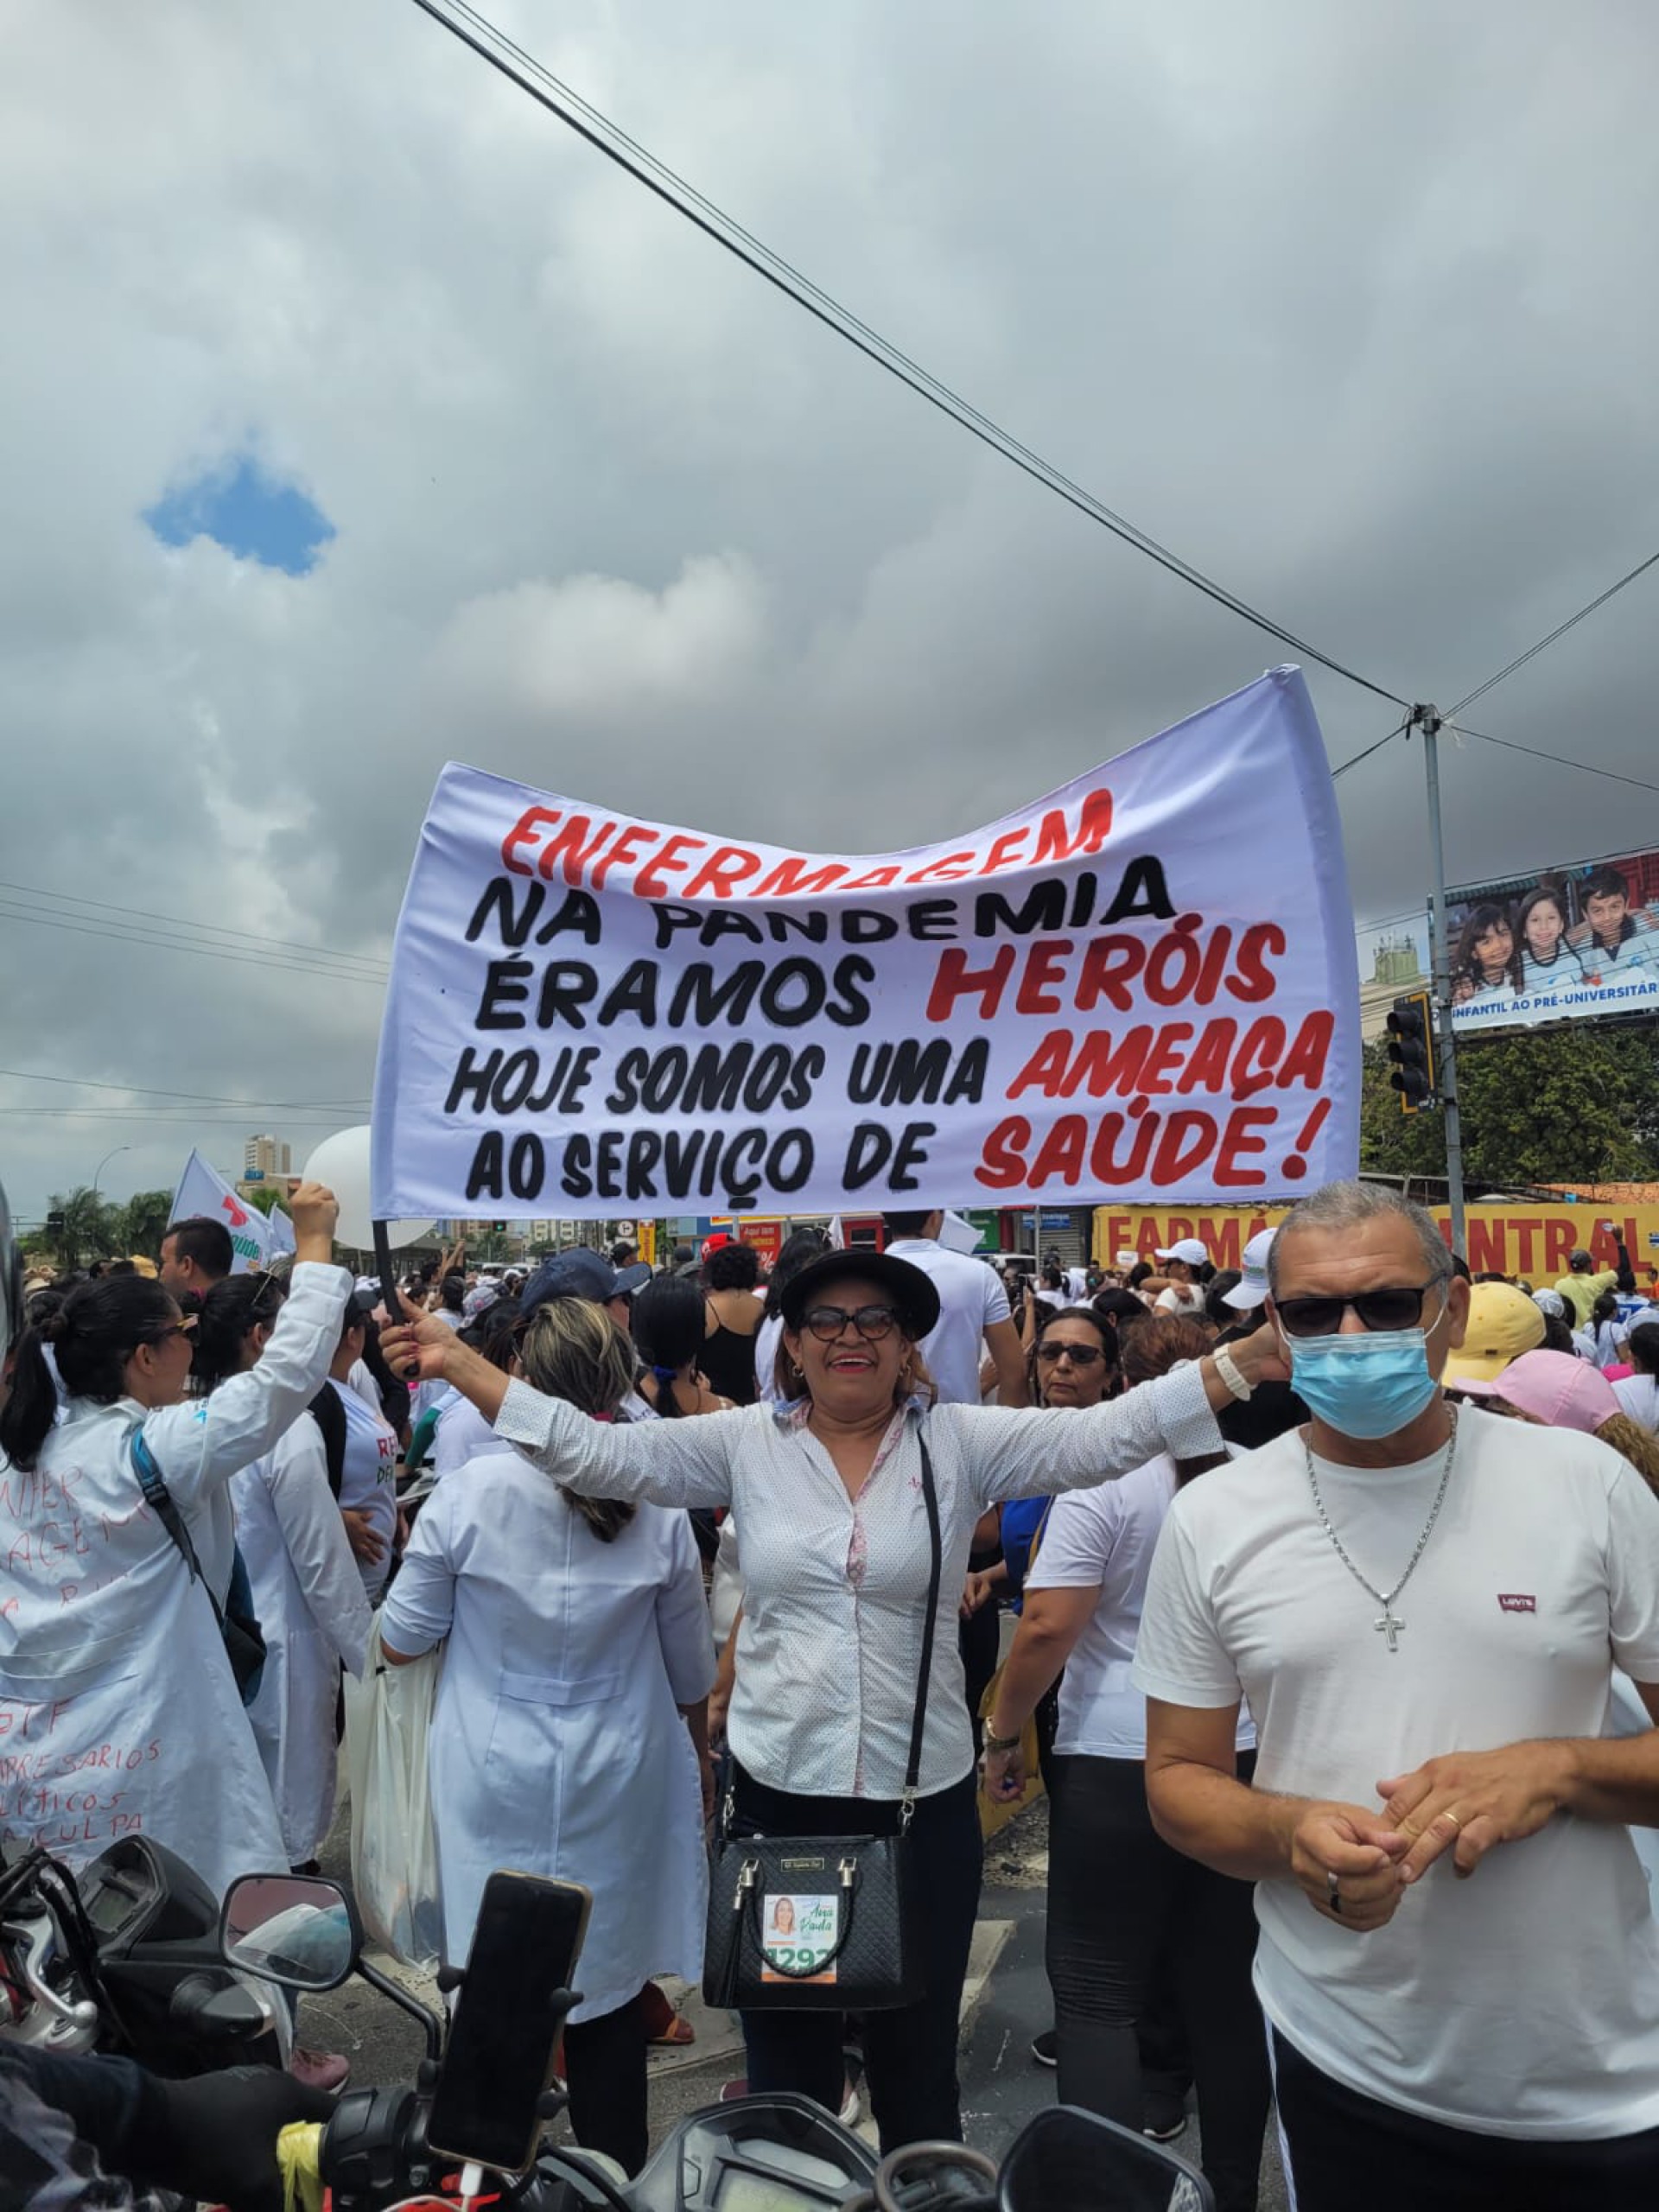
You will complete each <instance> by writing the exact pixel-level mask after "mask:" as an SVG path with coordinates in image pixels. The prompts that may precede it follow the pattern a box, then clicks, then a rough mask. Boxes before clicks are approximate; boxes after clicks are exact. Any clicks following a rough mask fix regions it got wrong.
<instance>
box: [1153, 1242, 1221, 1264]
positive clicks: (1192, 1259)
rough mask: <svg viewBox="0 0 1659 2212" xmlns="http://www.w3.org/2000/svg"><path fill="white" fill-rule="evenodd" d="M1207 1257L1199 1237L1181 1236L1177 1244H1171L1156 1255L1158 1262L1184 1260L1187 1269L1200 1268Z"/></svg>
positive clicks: (1207, 1254)
mask: <svg viewBox="0 0 1659 2212" xmlns="http://www.w3.org/2000/svg"><path fill="white" fill-rule="evenodd" d="M1209 1256H1210V1255H1209V1253H1208V1252H1207V1251H1206V1250H1205V1246H1204V1239H1203V1238H1202V1237H1201V1236H1183V1237H1182V1238H1181V1239H1180V1240H1179V1243H1174V1244H1172V1245H1171V1246H1170V1247H1169V1249H1168V1250H1167V1251H1164V1252H1160V1253H1159V1255H1158V1257H1159V1258H1160V1260H1185V1262H1186V1264H1187V1266H1188V1267H1189V1268H1201V1267H1202V1266H1203V1265H1204V1263H1205V1261H1206V1260H1207V1259H1208V1258H1209Z"/></svg>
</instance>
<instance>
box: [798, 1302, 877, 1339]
mask: <svg viewBox="0 0 1659 2212" xmlns="http://www.w3.org/2000/svg"><path fill="white" fill-rule="evenodd" d="M898 1320H899V1315H898V1313H897V1311H896V1309H895V1308H894V1307H893V1306H860V1307H859V1309H858V1311H857V1312H856V1313H851V1312H849V1310H848V1308H847V1307H846V1306H813V1307H811V1308H810V1311H809V1312H808V1313H806V1314H805V1315H804V1318H803V1320H802V1326H803V1327H804V1328H805V1329H807V1330H809V1331H810V1333H811V1334H812V1335H813V1336H815V1337H816V1338H817V1340H818V1342H819V1343H820V1344H834V1342H835V1340H836V1338H837V1337H838V1336H840V1335H841V1334H842V1332H843V1331H844V1330H845V1329H846V1328H847V1327H848V1326H849V1325H850V1326H852V1327H853V1328H855V1329H856V1330H857V1331H858V1333H859V1335H860V1336H861V1337H862V1338H864V1340H865V1342H866V1343H867V1344H880V1341H881V1339H882V1338H883V1337H887V1336H891V1335H892V1333H893V1330H894V1328H895V1327H896V1326H897V1325H898Z"/></svg>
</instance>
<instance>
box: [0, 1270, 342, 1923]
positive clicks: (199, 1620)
mask: <svg viewBox="0 0 1659 2212" xmlns="http://www.w3.org/2000/svg"><path fill="white" fill-rule="evenodd" d="M350 1288H351V1278H350V1276H349V1275H347V1274H345V1273H343V1272H342V1270H340V1268H329V1267H318V1266H315V1265H301V1266H298V1267H296V1268H295V1270H294V1276H293V1289H292V1294H291V1295H290V1297H289V1300H288V1302H287V1304H286V1305H285V1306H283V1310H282V1312H281V1313H279V1314H278V1316H277V1325H276V1327H275V1328H274V1329H273V1330H272V1332H271V1337H270V1343H269V1344H268V1345H267V1346H266V1348H265V1352H264V1357H263V1358H262V1359H261V1360H260V1362H259V1363H258V1365H257V1367H253V1368H250V1369H249V1370H248V1372H247V1373H246V1374H245V1375H238V1376H233V1377H232V1380H231V1381H230V1382H228V1383H225V1384H224V1385H223V1386H222V1387H221V1388H220V1389H217V1390H215V1391H214V1393H213V1396H212V1397H211V1398H200V1399H194V1400H191V1401H188V1402H186V1403H185V1404H183V1405H178V1406H166V1407H162V1408H159V1409H157V1410H156V1411H153V1412H146V1411H145V1409H144V1408H143V1407H142V1406H141V1405H139V1404H138V1402H137V1400H135V1399H132V1398H123V1399H119V1400H118V1401H117V1402H116V1403H115V1404H114V1405H112V1406H100V1405H95V1404H93V1403H92V1402H91V1401H90V1400H88V1399H85V1398H78V1399H72V1400H71V1401H70V1402H69V1406H68V1408H67V1418H66V1419H65V1420H64V1421H63V1422H62V1423H61V1424H60V1426H59V1427H56V1428H54V1430H53V1432H52V1433H51V1435H50V1436H49V1437H48V1439H47V1441H46V1443H45V1444H44V1446H42V1447H41V1458H40V1465H39V1467H38V1468H37V1470H36V1471H35V1473H33V1474H25V1473H24V1472H22V1470H20V1469H17V1468H14V1467H11V1466H10V1465H8V1464H7V1463H6V1461H5V1460H4V1459H3V1458H0V1554H3V1555H4V1557H5V1573H4V1576H3V1580H0V1839H3V1840H4V1841H6V1842H7V1843H10V1844H17V1843H24V1844H29V1843H40V1844H44V1845H45V1846H46V1847H48V1849H49V1850H51V1851H54V1852H56V1853H59V1854H60V1856H62V1857H63V1858H66V1859H68V1861H69V1862H70V1864H71V1865H72V1866H81V1865H84V1864H85V1863H86V1860H87V1859H91V1858H93V1857H95V1856H96V1854H97V1853H99V1852H100V1851H102V1850H104V1849H105V1847H107V1846H108V1845H109V1844H110V1843H111V1842H112V1841H113V1840H115V1839H116V1838H118V1837H119V1836H123V1835H130V1834H143V1835H148V1836H151V1837H153V1838H154V1839H155V1840H156V1842H158V1843H161V1844H163V1845H165V1846H166V1847H167V1848H168V1850H171V1851H175V1852H177V1853H179V1855H180V1857H181V1858H182V1859H187V1860H188V1862H189V1864H190V1865H191V1866H194V1869H195V1870H196V1872H198V1873H199V1874H200V1876H201V1877H202V1878H203V1879H204V1880H205V1881H207V1882H208V1883H209V1884H211V1885H212V1886H213V1888H214V1889H215V1890H219V1891H222V1890H223V1889H224V1888H225V1886H226V1884H227V1883H228V1882H229V1881H230V1880H231V1879H232V1878H233V1877H234V1876H235V1875H237V1874H242V1873H249V1872H262V1871H264V1872H268V1871H269V1870H270V1868H272V1867H274V1866H285V1865H286V1864H287V1854H286V1853H285V1852H284V1850H283V1834H282V1827H281V1824H280V1822H279V1821H278V1820H277V1808H276V1806H275V1804H274V1803H273V1802H272V1800H271V1795H270V1784H269V1783H267V1781H266V1780H265V1771H264V1767H263V1766H262V1765H261V1764H260V1762H259V1751H258V1746H257V1744H256V1743H255V1741H254V1736H253V1730H252V1728H251V1726H250V1725H249V1721H248V1716H247V1714H246V1713H245V1712H244V1710H243V1708H242V1700H241V1697H240V1694H238V1690H237V1687H236V1681H235V1677H234V1676H233V1675H232V1672H231V1665H230V1662H229V1660H228V1659H227V1658H226V1656H225V1647H224V1645H223V1643H222V1642H221V1641H220V1638H219V1628H218V1624H216V1622H215V1621H214V1618H213V1607H212V1605H211V1604H210V1602H209V1600H208V1597H207V1592H206V1591H205V1590H204V1589H203V1588H202V1587H201V1586H200V1584H194V1585H193V1584H192V1582H191V1580H190V1579H189V1576H188V1572H187V1570H186V1567H185V1564H184V1561H183V1560H182V1558H181V1556H180V1554H179V1552H178V1550H177V1548H176V1547H175V1545H174V1543H173V1541H172V1539H171V1538H170V1537H169V1536H168V1534H167V1531H166V1530H165V1529H163V1528H162V1525H161V1522H159V1521H158V1520H157V1519H156V1516H155V1515H154V1514H153V1513H151V1511H150V1510H149V1507H148V1506H146V1505H145V1504H144V1503H143V1497H142V1494H141V1493H140V1491H139V1487H138V1478H137V1474H136V1472H135V1471H134V1470H133V1465H132V1459H131V1440H132V1434H133V1432H134V1430H135V1429H137V1428H138V1427H141V1426H142V1427H143V1433H144V1439H145V1441H146V1443H147V1444H148V1445H149V1449H150V1452H151V1453H152V1454H153V1455H154V1458H155V1460H156V1465H157V1466H158V1467H159V1468H160V1469H161V1471H162V1474H163V1476H164V1477H165V1478H166V1480H167V1484H168V1489H169V1490H170V1491H171V1492H172V1494H173V1497H174V1499H175V1502H176V1503H177V1504H178V1506H179V1509H180V1510H181V1513H182V1514H183V1515H184V1516H185V1518H186V1520H187V1521H188V1522H189V1523H190V1524H191V1526H192V1533H193V1535H194V1536H195V1541H197V1542H198V1543H199V1544H200V1541H201V1537H200V1535H196V1530H197V1529H198V1528H200V1527H201V1526H202V1525H203V1523H204V1519H205V1511H204V1510H205V1509H206V1508H207V1506H208V1505H209V1504H210V1503H212V1502H213V1500H214V1499H216V1498H218V1499H222V1498H223V1497H224V1493H225V1492H226V1487H227V1485H228V1484H229V1482H230V1478H231V1477H232V1475H233V1474H234V1473H235V1472H236V1471H237V1469H238V1467H245V1466H246V1465H248V1464H249V1462H250V1461H251V1460H253V1459H257V1458H258V1457H259V1455H260V1453H261V1452H268V1451H270V1449H271V1447H272V1446H273V1445H274V1444H275V1443H276V1442H277V1439H278V1437H280V1436H281V1435H282V1433H283V1431H284V1430H285V1429H287V1428H289V1427H291V1426H292V1425H293V1423H294V1422H295V1421H297V1420H298V1419H299V1417H300V1415H301V1414H302V1413H303V1412H304V1410H305V1408H306V1406H307V1405H308V1402H309V1401H310V1400H311V1399H312V1398H313V1397H314V1396H315V1395H316V1391H317V1389H318V1386H319V1385H320V1384H321V1382H322V1380H323V1377H324V1376H326V1375H327V1372H328V1363H329V1361H330V1360H331V1359H332V1358H333V1357H334V1351H335V1349H336V1347H337V1345H338V1344H339V1340H340V1313H341V1311H342V1309H343V1307H344V1306H345V1303H346V1293H347V1292H348V1291H349V1289H350ZM227 1517H228V1516H227ZM204 1564H205V1560H204Z"/></svg>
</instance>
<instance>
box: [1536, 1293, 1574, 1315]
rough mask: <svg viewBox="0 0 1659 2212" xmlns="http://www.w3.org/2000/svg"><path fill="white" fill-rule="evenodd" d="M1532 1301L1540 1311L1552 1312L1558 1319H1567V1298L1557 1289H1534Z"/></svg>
mask: <svg viewBox="0 0 1659 2212" xmlns="http://www.w3.org/2000/svg"><path fill="white" fill-rule="evenodd" d="M1532 1302H1533V1304H1534V1305H1535V1306H1536V1307H1537V1308H1538V1311H1539V1312H1540V1313H1553V1314H1554V1317H1555V1319H1557V1320H1558V1321H1565V1320H1566V1319H1567V1300H1565V1299H1564V1298H1563V1297H1562V1296H1561V1294H1560V1291H1559V1290H1535V1291H1534V1292H1533V1294H1532Z"/></svg>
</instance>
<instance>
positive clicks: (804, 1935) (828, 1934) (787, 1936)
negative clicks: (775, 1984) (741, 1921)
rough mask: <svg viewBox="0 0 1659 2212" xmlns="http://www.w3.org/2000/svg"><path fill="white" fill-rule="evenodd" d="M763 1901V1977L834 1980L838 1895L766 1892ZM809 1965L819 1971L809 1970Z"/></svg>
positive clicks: (761, 1968) (795, 1979)
mask: <svg viewBox="0 0 1659 2212" xmlns="http://www.w3.org/2000/svg"><path fill="white" fill-rule="evenodd" d="M760 1904H761V1916H760V1979H761V1980H762V1981H833V1980H835V1978H836V1963H835V1961H834V1960H833V1959H832V1958H830V1956H829V1954H830V1953H831V1952H832V1951H833V1950H834V1949H835V1948H836V1933H837V1925H836V1900H835V1898H834V1897H801V1896H799V1895H791V1896H787V1897H772V1896H771V1895H767V1896H766V1897H762V1899H761V1901H760ZM779 1967H781V1968H782V1969H783V1971H782V1972H781V1973H779V1972H778V1971H777V1969H778V1968H779ZM810 1967H817V1968H818V1969H820V1971H818V1972H817V1973H809V1972H808V1971H807V1969H808V1968H810Z"/></svg>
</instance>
